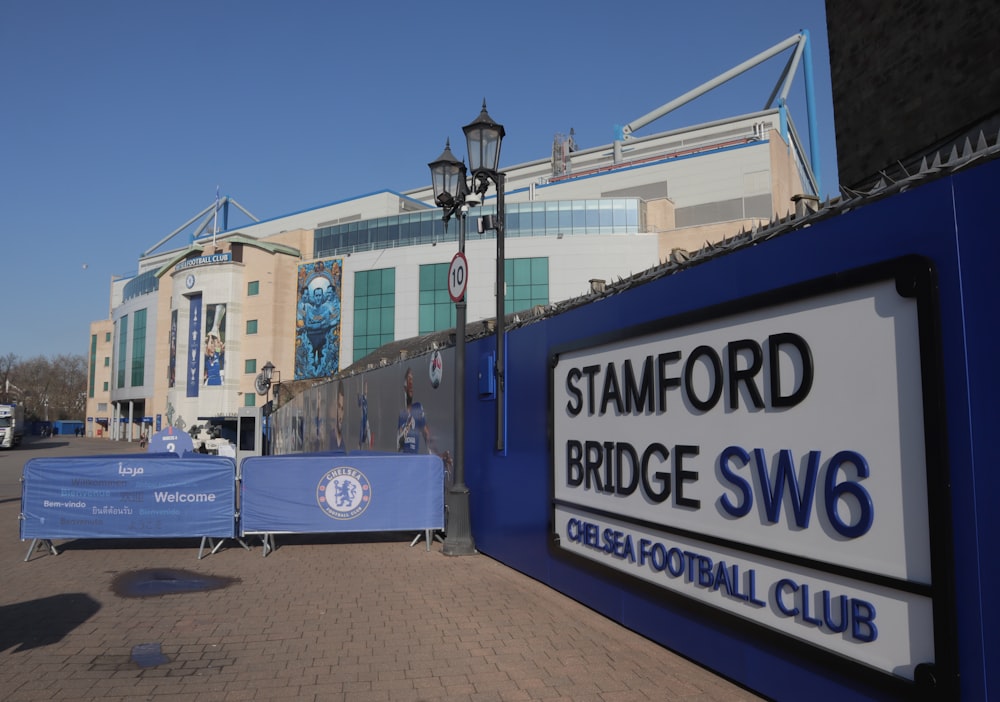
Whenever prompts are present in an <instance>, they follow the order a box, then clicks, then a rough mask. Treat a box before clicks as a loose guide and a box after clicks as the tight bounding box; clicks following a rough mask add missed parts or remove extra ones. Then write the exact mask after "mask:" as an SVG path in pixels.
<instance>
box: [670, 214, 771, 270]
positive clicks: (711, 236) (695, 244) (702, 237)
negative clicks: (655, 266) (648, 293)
mask: <svg viewBox="0 0 1000 702" xmlns="http://www.w3.org/2000/svg"><path fill="white" fill-rule="evenodd" d="M754 224H764V222H763V221H761V220H753V219H743V220H735V221H732V222H720V223H716V224H705V225H701V226H697V227H684V228H682V229H674V230H673V231H669V232H661V233H660V239H659V257H660V261H661V262H663V261H666V260H668V259H669V258H670V252H671V251H673V250H674V249H683V250H685V251H688V252H691V253H693V252H695V251H698V250H699V249H701V248H703V247H704V246H705V244H706V243H712V244H714V243H717V242H720V241H722V240H723V239H727V238H732V237H734V236H736V235H737V234H739V233H740V230H741V229H751V228H752V227H753V226H754Z"/></svg>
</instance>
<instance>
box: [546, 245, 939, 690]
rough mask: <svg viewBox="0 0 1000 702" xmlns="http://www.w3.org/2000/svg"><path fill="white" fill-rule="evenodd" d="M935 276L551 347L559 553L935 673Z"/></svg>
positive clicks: (826, 291) (858, 278)
mask: <svg viewBox="0 0 1000 702" xmlns="http://www.w3.org/2000/svg"><path fill="white" fill-rule="evenodd" d="M931 275H932V274H931V272H930V270H929V269H928V266H927V265H926V264H923V263H921V262H920V261H915V260H912V259H908V260H906V261H898V262H895V263H893V264H887V265H886V266H883V267H881V268H880V269H878V270H866V271H860V272H856V273H854V274H850V275H848V276H846V277H845V276H841V277H838V278H837V279H836V280H835V281H814V282H813V283H810V284H808V285H807V286H803V287H800V288H798V289H795V290H782V291H777V292H775V293H771V294H769V295H767V296H764V297H761V298H758V299H754V300H745V301H740V302H738V303H735V304H736V305H737V306H738V307H737V308H736V309H735V310H734V307H733V306H732V305H730V306H728V307H727V308H726V309H724V310H718V309H716V310H707V311H704V310H703V311H701V312H699V313H696V314H693V315H687V316H685V317H684V318H683V319H671V320H664V321H662V322H659V323H655V324H652V325H645V326H643V327H641V328H636V329H630V330H625V331H623V332H621V333H620V334H615V335H614V336H613V337H610V336H605V337H601V338H597V339H589V340H584V341H582V342H580V343H578V344H575V345H573V346H572V347H564V348H560V349H558V350H557V352H556V353H555V355H554V357H553V362H552V370H551V374H552V375H551V392H552V398H551V412H552V437H553V444H552V446H553V448H552V451H553V455H552V467H553V468H552V470H553V473H552V485H553V521H552V524H553V527H554V532H555V533H554V543H555V544H556V547H555V548H556V549H557V552H558V553H562V554H566V555H571V556H574V557H582V558H584V559H588V560H590V561H596V562H597V563H599V564H602V565H604V566H607V567H609V568H612V569H614V570H615V571H618V572H620V573H624V574H626V575H628V576H631V577H634V578H638V579H640V580H643V581H646V582H647V583H651V584H653V585H655V586H657V587H660V588H664V589H666V590H669V591H672V592H674V593H677V594H678V595H682V596H684V597H687V598H691V599H693V600H696V601H698V602H701V603H702V604H704V605H707V606H709V607H713V608H716V609H718V610H723V611H725V612H727V613H730V614H732V615H736V616H739V617H741V618H743V619H746V620H749V621H751V622H753V623H755V624H757V625H760V626H764V627H767V628H768V629H770V630H773V631H776V632H778V633H780V634H782V635H784V636H787V637H792V638H794V639H795V640H799V641H804V642H807V643H809V644H811V645H813V646H815V647H817V648H819V649H822V650H823V651H825V652H828V653H832V654H835V655H837V656H839V657H842V658H847V659H851V660H852V661H856V662H858V663H861V664H863V665H864V666H867V667H868V668H874V669H876V670H877V671H880V672H882V673H887V674H890V675H892V676H894V677H896V678H897V679H898V678H902V679H904V680H908V681H912V680H914V679H916V678H918V677H919V676H921V675H922V674H923V673H924V672H925V671H933V666H934V662H935V655H936V652H937V654H938V657H939V658H940V655H941V654H940V651H941V650H942V645H943V644H942V639H941V638H940V637H941V636H943V634H942V633H941V631H940V630H941V629H945V628H947V627H941V626H937V627H936V626H935V621H936V618H938V617H941V616H942V615H943V614H944V613H945V612H946V611H947V608H948V604H947V602H945V601H943V600H944V599H945V598H944V597H943V596H942V595H941V593H942V592H943V591H942V590H941V584H940V583H938V582H936V581H937V580H947V578H946V577H943V576H942V572H943V571H942V570H941V568H942V566H941V564H940V559H939V558H938V556H937V554H938V552H939V549H937V548H935V547H934V542H933V541H932V539H931V526H932V524H934V525H937V524H942V523H944V520H942V518H941V514H940V512H937V513H936V514H937V516H936V517H935V516H934V514H932V512H931V511H930V510H929V508H928V496H929V495H933V496H934V499H933V500H931V504H932V508H933V509H934V510H944V509H945V499H944V496H943V495H940V494H938V489H939V485H938V483H937V482H933V481H929V479H928V475H929V472H928V469H929V467H931V466H932V467H933V469H934V474H935V475H944V474H945V473H946V471H945V466H944V465H943V459H942V457H941V456H943V451H941V449H940V446H939V444H940V441H939V440H938V439H937V438H935V437H936V432H937V429H936V428H935V427H934V426H932V425H931V424H926V423H925V416H926V415H925V409H926V408H928V407H933V406H935V405H936V403H935V402H933V397H934V393H936V392H938V391H937V390H936V382H937V377H936V375H935V374H934V373H932V372H929V369H931V368H932V366H933V365H934V363H935V362H936V359H937V358H938V354H937V353H936V352H935V349H936V347H937V343H936V339H935V338H934V335H933V334H932V333H931V332H930V330H929V329H928V328H926V327H933V326H934V325H933V324H931V323H930V322H928V320H932V319H933V313H932V312H931V311H930V310H932V305H931V302H932V301H931V293H930V290H931V288H932V286H931V284H930V282H929V281H930V280H931ZM931 386H934V387H931ZM929 397H930V398H931V401H929V400H928V398H929ZM928 427H931V429H929V430H928V429H927V428H928ZM925 430H927V434H928V435H927V436H925ZM939 453H940V455H939ZM935 480H937V478H935ZM941 481H942V482H941V483H940V485H941V486H943V485H945V482H944V479H943V478H942V479H941ZM933 505H937V506H936V507H934V506H933ZM937 621H939V622H940V621H946V620H941V619H937ZM936 636H937V637H938V638H936Z"/></svg>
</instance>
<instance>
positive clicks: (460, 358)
mask: <svg viewBox="0 0 1000 702" xmlns="http://www.w3.org/2000/svg"><path fill="white" fill-rule="evenodd" d="M468 210H469V206H468V205H462V206H461V207H459V209H458V250H459V252H460V253H463V254H464V253H465V217H466V214H467V213H468ZM452 470H453V479H452V484H451V487H450V488H448V531H447V533H446V534H445V539H444V544H443V545H442V547H441V552H442V553H443V554H444V555H446V556H471V555H474V554H475V553H476V544H475V542H474V541H473V539H472V522H471V518H470V516H469V488H468V487H467V486H466V485H465V296H464V295H463V296H462V299H461V300H460V301H459V302H456V303H455V461H454V465H453V466H452Z"/></svg>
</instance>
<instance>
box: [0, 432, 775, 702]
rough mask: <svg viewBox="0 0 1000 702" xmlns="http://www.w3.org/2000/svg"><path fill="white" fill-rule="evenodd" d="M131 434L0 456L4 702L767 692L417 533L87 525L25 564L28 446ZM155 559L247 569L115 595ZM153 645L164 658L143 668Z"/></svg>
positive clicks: (84, 449) (103, 448) (617, 698)
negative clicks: (211, 534) (117, 534)
mask: <svg viewBox="0 0 1000 702" xmlns="http://www.w3.org/2000/svg"><path fill="white" fill-rule="evenodd" d="M109 446H110V447H113V451H112V450H109ZM123 448H124V450H135V449H131V448H129V447H128V446H127V445H122V444H115V445H109V444H108V443H107V442H102V441H100V440H95V439H79V438H75V437H73V438H69V437H66V438H63V439H60V437H52V438H51V439H47V440H36V441H35V442H30V443H28V444H27V445H26V446H24V447H22V448H20V449H17V451H14V452H4V453H0V524H3V525H6V526H5V527H4V528H3V529H2V530H0V567H2V570H0V573H2V575H0V578H2V580H0V642H2V643H0V698H2V699H3V700H7V701H10V702H13V701H16V700H27V701H34V700H46V701H47V700H104V701H106V702H114V701H116V700H129V701H134V700H157V701H160V700H178V701H180V700H185V701H200V700H316V701H320V700H330V701H333V700H346V701H350V702H355V701H357V702H364V701H367V700H482V701H486V700H497V701H506V700H565V701H567V702H568V701H570V700H572V701H573V702H583V701H586V700H593V701H595V702H631V701H633V700H684V701H685V702H710V701H720V702H721V701H723V700H724V701H726V702H729V701H730V700H754V699H757V697H756V696H754V695H753V694H751V693H749V692H747V691H745V690H743V689H741V688H739V687H737V686H735V685H733V684H731V683H729V682H727V681H725V680H722V679H720V678H718V677H716V676H714V675H712V674H711V673H709V672H707V671H706V670H704V669H702V668H700V667H698V666H697V665H694V664H693V663H691V662H689V661H687V660H685V659H683V658H680V657H678V656H676V655H673V654H672V653H670V652H669V651H667V650H665V649H664V648H662V647H660V646H658V645H656V644H654V643H651V642H650V641H648V640H646V639H644V638H643V637H641V636H638V635H636V634H634V633H632V632H630V631H628V630H627V629H624V628H622V627H620V626H618V625H617V624H615V623H613V622H611V621H609V620H608V619H606V618H604V617H603V616H601V615H598V614H596V613H594V612H592V611H591V610H589V609H587V608H586V607H583V606H581V605H579V604H578V603H576V602H574V601H573V600H570V599H568V598H566V597H564V596H562V595H560V594H559V593H557V592H556V591H554V590H552V589H550V588H548V587H546V586H544V585H542V584H540V583H538V582H536V581H534V580H532V579H530V578H527V577H525V576H524V575H521V574H519V573H517V572H516V571H513V570H511V569H509V568H507V567H505V566H503V565H502V564H500V563H498V562H496V561H494V560H492V559H490V558H488V557H486V556H482V555H478V556H469V557H460V558H449V557H446V556H443V555H442V554H441V553H440V544H435V546H434V548H433V550H432V551H431V552H427V551H426V550H425V547H424V544H423V543H421V544H419V545H418V546H416V547H412V548H411V547H410V537H411V536H412V535H410V534H389V535H372V536H363V537H354V538H343V537H325V536H324V537H298V538H292V537H282V538H279V540H278V546H279V548H278V550H277V551H275V552H273V553H272V554H270V555H269V556H267V557H266V558H264V557H262V552H261V549H260V547H259V545H254V546H253V550H252V551H251V552H247V551H245V550H243V549H242V548H241V547H239V546H238V545H237V544H235V543H229V544H227V545H226V547H224V548H223V549H222V550H220V551H219V552H218V553H216V554H213V555H208V556H206V557H205V558H203V559H201V560H199V559H198V558H197V555H198V542H197V540H190V541H188V540H181V541H162V540H161V541H149V540H146V541H138V542H133V541H118V540H115V541H97V540H77V541H72V542H64V543H57V547H59V546H61V547H62V548H61V552H60V554H59V555H58V556H52V555H48V554H41V553H39V554H36V555H33V556H32V559H31V561H30V562H27V563H25V562H24V557H25V555H26V553H27V551H28V546H29V544H28V543H25V542H22V541H20V540H19V538H18V535H17V533H18V532H17V514H18V511H19V509H20V489H19V486H18V477H19V476H20V473H21V469H22V467H23V464H24V461H25V460H26V459H27V458H30V457H32V456H36V455H59V454H60V453H62V455H80V454H84V453H110V452H121V450H123ZM147 568H164V569H183V570H188V571H192V572H194V573H197V574H200V575H202V576H204V575H212V576H219V577H225V578H235V579H236V582H234V583H233V584H231V585H230V586H228V587H225V588H223V589H218V590H211V591H202V592H194V593H186V594H173V595H165V596H159V597H148V598H127V597H122V596H119V595H117V594H115V592H114V591H113V589H112V583H113V582H114V580H115V577H116V576H118V575H121V574H124V573H128V572H130V571H135V570H139V569H147ZM142 644H154V645H158V646H159V650H160V651H161V652H162V654H163V656H164V657H165V658H166V659H167V660H166V661H165V662H162V663H160V664H159V665H152V666H149V667H141V666H140V665H139V664H138V663H136V662H135V661H134V660H133V653H134V649H135V647H136V646H140V645H142ZM152 652H153V653H155V648H154V649H153V651H152Z"/></svg>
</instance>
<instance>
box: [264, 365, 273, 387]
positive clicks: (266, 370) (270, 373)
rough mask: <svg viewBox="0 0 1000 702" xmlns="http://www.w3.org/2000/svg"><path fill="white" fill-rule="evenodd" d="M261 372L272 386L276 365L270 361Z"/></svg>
mask: <svg viewBox="0 0 1000 702" xmlns="http://www.w3.org/2000/svg"><path fill="white" fill-rule="evenodd" d="M261 371H262V372H263V373H264V380H265V381H267V382H268V383H269V384H270V382H271V378H272V377H273V376H274V364H273V363H271V362H270V361H268V362H267V363H265V364H264V367H263V368H261Z"/></svg>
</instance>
